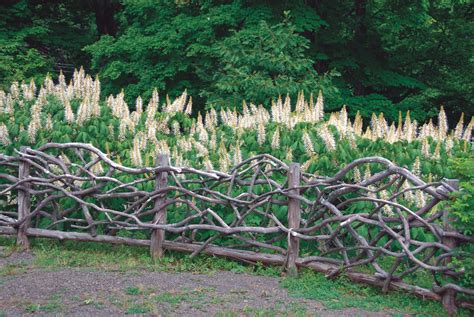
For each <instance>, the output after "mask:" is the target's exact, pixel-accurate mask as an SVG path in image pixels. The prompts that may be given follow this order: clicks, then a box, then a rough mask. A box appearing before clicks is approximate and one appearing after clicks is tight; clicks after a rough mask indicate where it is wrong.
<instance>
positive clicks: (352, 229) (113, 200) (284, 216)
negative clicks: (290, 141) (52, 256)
mask: <svg viewBox="0 0 474 317" xmlns="http://www.w3.org/2000/svg"><path fill="white" fill-rule="evenodd" d="M368 165H370V166H371V168H372V171H373V173H365V175H363V176H361V172H360V171H361V170H364V168H366V167H367V166H368ZM457 186H458V184H457V181H456V180H444V181H440V182H432V183H426V182H424V181H423V180H422V179H421V178H420V177H418V176H417V175H415V174H414V173H412V172H410V171H409V170H407V169H405V168H402V167H399V166H397V165H395V164H394V163H392V162H391V161H389V160H387V159H385V158H381V157H367V158H361V159H358V160H355V161H353V162H352V163H350V164H348V165H347V166H345V167H343V168H341V170H340V171H339V172H337V173H336V174H335V175H333V176H317V175H313V174H307V173H304V172H302V171H301V170H300V166H299V164H298V163H291V164H289V165H287V164H286V163H284V162H282V161H280V160H278V159H277V158H275V157H273V156H271V155H268V154H261V155H257V156H254V157H252V158H249V159H247V160H244V161H242V162H241V163H240V164H238V165H237V166H235V167H234V168H233V169H231V170H230V171H229V172H219V171H203V170H197V169H194V168H191V167H175V166H172V165H171V164H170V162H169V158H168V156H167V155H166V154H157V157H156V166H155V167H142V168H132V167H126V166H123V165H121V164H119V163H117V162H115V161H114V160H112V158H111V157H109V156H108V155H106V154H105V153H103V152H102V151H100V150H99V149H97V148H95V147H93V146H92V145H89V144H83V143H64V144H59V143H48V144H45V145H43V146H41V147H39V148H38V149H31V148H21V149H20V150H19V151H17V152H16V155H14V156H7V155H5V154H0V234H8V235H17V243H18V245H19V246H20V247H21V248H24V249H28V248H29V243H28V236H37V237H47V238H56V239H70V240H80V241H98V242H108V243H124V244H129V245H141V246H147V247H149V248H150V253H151V256H152V257H153V258H159V257H161V256H162V255H163V250H164V249H169V250H176V251H182V252H190V253H191V256H196V255H198V254H199V253H206V254H213V255H218V256H224V257H229V258H232V259H236V260H239V261H243V262H246V263H252V264H255V263H258V262H261V263H264V264H271V265H281V266H283V267H284V268H285V269H286V270H287V272H288V274H292V275H295V274H297V269H298V267H308V268H311V269H314V270H316V271H319V272H324V273H325V274H327V275H328V277H334V276H337V275H340V274H344V275H346V276H347V277H348V278H350V279H352V280H354V281H357V282H364V283H367V284H371V285H376V286H380V287H382V289H383V291H384V292H386V291H388V290H389V289H398V290H404V291H409V292H412V293H415V294H417V295H421V296H423V297H425V298H430V299H434V300H442V301H443V303H444V305H445V307H446V308H448V310H450V311H451V312H452V311H454V310H455V304H456V302H455V300H456V294H461V297H462V303H461V301H460V300H458V304H461V305H463V306H466V307H471V306H472V303H470V301H472V297H473V296H474V290H472V289H468V288H465V287H461V286H459V285H457V284H456V283H455V281H456V280H457V278H459V277H460V276H462V275H463V274H464V272H463V270H462V268H458V267H456V266H455V265H454V261H453V262H451V259H452V258H453V257H454V256H455V253H454V248H455V246H456V245H459V244H461V243H472V242H473V240H474V239H473V238H472V237H469V236H465V235H463V234H461V233H459V232H456V231H455V230H454V229H453V228H452V227H451V226H450V224H449V221H446V219H449V215H448V214H447V212H446V208H445V207H446V203H447V202H448V199H449V196H448V195H449V193H450V192H453V191H456V190H457V189H458V188H457ZM165 238H166V239H165ZM419 270H424V271H426V272H429V273H431V274H432V275H433V280H434V285H433V286H432V287H431V288H426V287H420V286H417V285H414V284H410V283H409V281H413V279H412V278H411V277H412V276H414V274H416V272H417V271H419ZM448 279H449V281H450V282H449V283H448V282H443V281H448ZM453 281H454V282H453ZM411 283H413V282H411Z"/></svg>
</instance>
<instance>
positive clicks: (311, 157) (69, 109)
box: [0, 70, 474, 178]
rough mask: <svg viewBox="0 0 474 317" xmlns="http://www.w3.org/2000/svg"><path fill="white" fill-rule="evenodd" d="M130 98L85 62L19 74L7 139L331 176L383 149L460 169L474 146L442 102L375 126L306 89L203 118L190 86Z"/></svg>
mask: <svg viewBox="0 0 474 317" xmlns="http://www.w3.org/2000/svg"><path fill="white" fill-rule="evenodd" d="M125 100H126V97H125V94H124V93H123V92H122V93H120V94H118V95H116V96H113V95H110V96H109V97H108V98H106V99H104V98H101V82H100V81H99V80H98V79H95V80H94V79H92V78H91V77H90V76H86V75H85V73H84V71H83V70H81V71H76V72H75V74H74V78H73V80H72V81H71V82H70V83H69V85H68V84H67V83H66V80H65V78H64V76H60V78H59V82H58V83H57V84H55V83H54V82H53V81H52V79H51V78H49V77H48V78H46V80H45V82H44V84H43V85H42V86H41V87H39V88H37V87H36V85H35V83H34V82H31V83H30V84H28V85H27V84H21V85H20V84H18V83H17V82H15V83H13V84H12V85H11V87H10V90H9V92H6V93H5V92H3V91H0V144H1V145H2V147H3V148H4V151H5V152H6V153H7V154H9V153H12V152H13V151H14V149H18V148H19V147H20V146H22V145H30V146H32V147H38V146H40V145H41V144H44V143H46V142H71V141H76V142H85V143H91V144H93V145H95V146H97V147H98V148H100V149H102V150H104V151H107V152H108V153H109V154H111V155H112V156H113V157H116V158H117V159H118V160H119V161H121V162H122V163H123V164H125V165H131V166H142V165H151V164H153V162H154V159H155V157H156V155H157V154H158V153H169V154H171V157H172V159H173V163H174V164H176V165H178V166H179V165H188V166H194V167H199V168H201V167H204V168H207V169H219V170H222V171H227V170H228V169H229V168H230V167H231V166H233V165H235V164H238V163H239V162H241V161H242V160H243V159H245V158H248V157H250V156H252V155H254V154H258V153H272V155H274V156H276V157H278V158H280V159H282V160H285V161H287V162H291V161H296V162H300V163H301V164H302V165H303V168H304V169H305V170H307V171H308V172H311V173H318V174H322V175H330V174H332V173H334V172H335V171H337V170H338V169H339V167H340V165H341V164H345V163H348V162H351V161H352V160H354V159H356V158H360V157H364V156H372V155H378V156H383V157H386V158H389V159H391V160H392V161H393V162H395V163H396V164H398V165H401V166H407V167H409V168H410V169H412V170H415V171H416V173H417V174H419V175H421V174H423V175H424V176H426V177H430V178H432V177H434V176H436V177H437V178H439V177H452V176H453V171H452V169H449V168H448V164H447V163H448V159H449V158H450V157H466V156H468V155H469V154H470V153H471V151H472V149H471V143H470V139H471V135H472V129H473V127H474V120H473V119H472V118H471V120H470V121H468V120H465V118H464V115H463V116H461V118H460V120H459V122H458V124H457V125H456V126H455V128H454V129H449V126H448V122H447V117H446V113H445V111H444V109H442V108H441V111H440V112H439V114H438V118H437V121H438V122H439V124H438V125H435V124H433V122H432V121H430V122H427V123H425V124H419V123H418V122H417V121H416V120H413V119H412V118H411V116H410V113H407V114H406V115H404V116H402V113H400V118H399V120H398V124H395V123H392V124H389V123H388V122H387V120H386V119H385V117H384V115H383V113H381V114H379V115H377V114H372V117H371V120H370V126H366V125H365V126H364V123H363V120H362V118H361V116H360V115H357V116H356V118H355V119H354V120H351V119H350V118H349V116H348V112H349V111H350V110H349V111H348V109H347V108H346V107H344V108H343V109H342V110H341V111H339V112H333V113H331V114H325V102H324V99H323V96H322V94H321V93H320V94H319V96H318V97H313V96H312V95H311V96H309V98H308V96H306V97H305V96H304V94H300V95H299V96H298V99H297V100H296V103H293V104H292V102H291V99H290V98H289V97H287V98H276V99H275V100H274V101H273V105H272V106H271V108H270V109H269V110H267V109H265V108H264V107H263V106H256V105H254V104H249V105H247V104H246V103H244V104H243V110H242V112H241V113H238V112H237V111H236V110H234V109H232V108H229V107H224V108H222V109H221V110H220V111H216V110H215V109H210V110H209V111H207V112H205V113H202V114H201V113H199V114H198V116H197V119H195V118H193V117H191V116H190V114H191V113H192V112H193V109H192V108H193V105H192V99H191V97H189V96H188V95H187V94H186V93H183V94H182V95H181V96H180V97H178V98H176V99H175V100H174V101H171V100H170V99H169V98H168V97H166V98H165V101H160V98H159V96H158V93H157V92H156V91H154V92H153V94H152V97H151V98H150V99H149V101H148V104H147V105H146V106H145V102H144V100H143V99H142V98H141V97H138V98H137V100H136V102H135V103H134V105H133V106H129V105H128V104H127V103H126V101H125ZM130 108H135V109H136V110H134V111H131V110H130ZM349 109H350V108H349ZM196 158H199V160H196ZM361 172H362V173H364V171H361ZM366 172H369V173H370V171H366Z"/></svg>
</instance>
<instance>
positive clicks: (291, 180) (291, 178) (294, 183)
mask: <svg viewBox="0 0 474 317" xmlns="http://www.w3.org/2000/svg"><path fill="white" fill-rule="evenodd" d="M300 174H301V173H300V164H298V163H291V164H290V166H289V169H288V188H289V189H290V190H289V194H290V195H298V194H299V192H300V191H299V189H298V188H295V187H298V186H299V185H300ZM300 220H301V209H300V201H299V199H295V198H291V197H290V198H289V200H288V227H289V229H290V232H289V234H288V250H287V252H288V254H287V259H288V260H287V262H286V271H287V273H288V274H289V275H291V276H296V275H298V268H297V267H296V259H297V258H298V255H299V251H300V241H299V238H298V237H295V236H293V235H292V230H295V229H299V227H300Z"/></svg>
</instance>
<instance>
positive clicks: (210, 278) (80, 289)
mask: <svg viewBox="0 0 474 317" xmlns="http://www.w3.org/2000/svg"><path fill="white" fill-rule="evenodd" d="M11 257H12V258H11V259H8V260H7V261H6V262H5V261H4V260H5V258H3V259H2V261H3V262H0V269H2V265H3V266H4V268H5V264H4V263H7V265H12V264H14V263H21V262H22V261H23V260H26V261H28V260H30V261H31V258H28V257H27V256H25V255H24V254H22V255H20V254H12V255H11ZM18 261H19V262H18ZM2 263H3V264H2ZM3 271H4V270H3ZM3 271H2V272H3ZM2 314H3V315H7V316H23V315H31V314H34V315H42V316H47V315H55V316H56V315H68V316H120V315H125V314H129V315H144V316H213V315H216V314H217V315H222V316H229V315H231V316H232V315H237V316H253V315H256V314H259V315H262V314H263V315H265V316H272V315H273V316H277V315H282V316H286V315H295V314H304V315H308V316H314V315H321V316H361V315H363V316H388V315H389V314H385V313H382V312H379V313H374V312H367V311H362V310H358V309H346V310H339V311H334V310H332V311H331V310H326V309H325V308H324V306H323V305H322V304H321V303H320V302H317V301H312V300H305V299H300V298H292V297H290V296H289V295H288V293H287V292H286V290H284V289H282V288H281V287H279V286H278V279H277V278H272V277H264V276H253V275H246V274H236V273H232V272H218V273H215V274H212V275H203V274H192V273H168V272H149V271H140V272H137V271H134V272H111V271H96V270H92V269H76V268H65V269H59V270H47V269H37V268H32V267H29V268H24V269H23V270H20V271H14V272H13V273H12V274H1V275H0V315H2Z"/></svg>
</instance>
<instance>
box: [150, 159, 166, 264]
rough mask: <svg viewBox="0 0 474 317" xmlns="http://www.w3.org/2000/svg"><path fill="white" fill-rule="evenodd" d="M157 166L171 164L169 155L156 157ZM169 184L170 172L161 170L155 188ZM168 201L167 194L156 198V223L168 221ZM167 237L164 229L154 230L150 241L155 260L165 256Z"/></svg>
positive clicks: (152, 255)
mask: <svg viewBox="0 0 474 317" xmlns="http://www.w3.org/2000/svg"><path fill="white" fill-rule="evenodd" d="M156 166H157V167H165V166H169V157H168V155H166V154H159V155H158V156H157V158H156ZM167 185H168V173H167V172H160V173H157V175H156V185H155V189H161V188H165V187H166V186H167ZM165 202H166V195H163V196H161V197H158V198H156V200H155V205H154V209H155V217H154V219H153V223H154V224H165V223H166V207H163V205H164V204H165ZM164 239H165V231H164V230H159V229H156V230H152V232H151V241H150V254H151V257H152V259H153V260H155V259H157V258H161V257H162V256H163V241H164Z"/></svg>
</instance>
